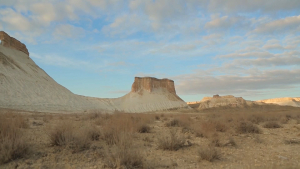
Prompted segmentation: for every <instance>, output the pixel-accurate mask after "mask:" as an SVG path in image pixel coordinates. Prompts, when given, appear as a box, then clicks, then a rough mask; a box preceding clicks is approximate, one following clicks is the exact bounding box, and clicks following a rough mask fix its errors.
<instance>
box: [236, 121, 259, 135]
mask: <svg viewBox="0 0 300 169" xmlns="http://www.w3.org/2000/svg"><path fill="white" fill-rule="evenodd" d="M236 130H237V132H238V133H256V134H259V133H261V129H260V128H258V127H257V126H256V125H254V124H253V123H251V122H240V123H239V124H238V126H237V128H236Z"/></svg>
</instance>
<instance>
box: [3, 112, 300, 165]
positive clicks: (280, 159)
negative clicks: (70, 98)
mask: <svg viewBox="0 0 300 169" xmlns="http://www.w3.org/2000/svg"><path fill="white" fill-rule="evenodd" d="M1 113H21V114H22V116H23V117H24V119H25V121H26V123H28V124H29V126H28V127H27V128H24V129H22V132H23V134H24V135H25V139H26V141H27V142H28V144H29V145H30V148H29V152H28V153H27V154H26V155H24V156H23V157H20V158H17V159H15V160H12V161H9V162H5V163H4V164H0V168H18V169H27V168H41V169H47V168H61V169H64V168H66V169H67V168H72V169H73V168H126V167H127V168H174V169H175V168H176V169H177V168H178V169H181V168H237V169H240V168H295V169H296V168H300V120H299V119H300V109H299V108H291V107H282V108H274V109H269V108H252V109H226V110H224V109H213V110H206V111H202V112H195V111H190V112H178V111H173V112H156V113H153V114H142V115H140V114H129V115H128V114H126V115H123V114H122V113H116V114H114V115H99V112H95V113H92V114H64V115H62V114H50V113H37V112H21V111H12V110H4V109H2V110H1ZM251 113H252V114H251ZM260 115H261V116H260ZM111 116H115V117H116V119H118V118H117V117H120V118H121V120H120V119H118V120H120V121H118V120H116V121H112V122H114V123H112V124H111V125H116V126H118V125H120V126H121V127H120V128H126V127H127V126H128V125H126V126H125V125H124V124H123V123H121V121H122V119H125V118H127V117H128V118H129V119H133V118H136V117H138V118H137V119H139V120H138V121H143V118H144V119H147V120H145V122H144V123H145V125H146V126H149V127H150V128H149V129H147V131H146V133H140V132H135V131H133V130H132V131H130V132H126V134H127V136H126V138H127V141H128V140H129V141H130V151H131V150H133V149H134V150H136V151H135V152H133V153H138V154H139V156H140V157H142V158H141V160H142V161H141V163H142V165H136V166H134V165H131V166H130V165H129V166H122V165H120V162H118V160H121V158H120V156H121V154H117V153H114V151H118V150H116V149H119V148H120V147H118V146H117V147H116V146H115V145H114V144H108V142H107V139H105V138H104V136H103V135H104V134H103V133H105V130H106V129H107V126H105V124H107V123H106V121H107V119H114V117H111ZM274 117H276V118H274ZM174 120H175V122H174ZM123 121H124V120H123ZM242 121H247V122H249V123H250V122H251V124H253V125H254V126H257V127H258V129H259V130H260V132H259V133H255V132H254V133H252V132H244V133H243V132H242V133H241V132H238V130H237V126H238V125H239V124H240V122H242ZM269 121H272V122H274V121H276V123H277V124H279V125H280V126H281V127H280V128H265V124H266V123H267V122H269ZM67 122H68V123H69V122H72V124H74V125H75V126H77V127H78V126H80V127H85V126H86V125H91V126H92V127H93V128H94V129H97V131H99V132H100V134H99V138H97V139H94V140H92V141H90V142H89V145H88V147H86V148H83V149H80V150H75V149H74V148H70V147H68V146H61V145H60V146H59V145H53V143H52V142H51V139H50V135H51V134H50V133H51V132H52V131H53V130H55V126H57V125H59V124H61V123H67ZM172 122H174V124H173V123H172ZM256 122H257V123H256ZM216 124H218V125H216ZM216 126H221V127H216ZM105 127H106V128H105ZM133 128H134V127H133ZM76 129H77V128H76ZM198 129H199V130H198ZM118 132H119V133H120V131H118ZM172 132H174V133H176V138H180V139H182V140H184V143H182V144H180V145H179V146H178V148H175V149H177V150H176V151H175V150H164V148H162V147H161V144H160V143H161V141H163V139H164V138H165V139H167V138H169V137H171V136H170V133H172ZM216 140H217V141H216ZM207 147H210V148H213V149H214V150H216V151H217V152H218V158H215V159H212V160H207V159H203V158H202V159H201V157H200V154H199V151H201V150H204V149H205V148H207ZM128 151H129V150H128ZM207 151H209V150H207ZM211 151H212V150H211ZM206 153H210V152H206ZM110 154H115V155H114V156H112V157H108V156H110ZM129 155H132V154H129ZM112 163H113V164H112ZM114 164H115V165H114Z"/></svg>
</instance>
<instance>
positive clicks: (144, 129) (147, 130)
mask: <svg viewBox="0 0 300 169" xmlns="http://www.w3.org/2000/svg"><path fill="white" fill-rule="evenodd" d="M150 130H151V128H150V127H149V126H148V125H147V124H141V125H140V126H139V128H138V132H139V133H150Z"/></svg>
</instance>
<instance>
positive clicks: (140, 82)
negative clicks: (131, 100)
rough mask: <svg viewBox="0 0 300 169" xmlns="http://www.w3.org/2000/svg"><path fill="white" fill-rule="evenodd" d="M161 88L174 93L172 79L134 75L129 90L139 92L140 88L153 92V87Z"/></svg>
mask: <svg viewBox="0 0 300 169" xmlns="http://www.w3.org/2000/svg"><path fill="white" fill-rule="evenodd" d="M157 88H163V89H166V90H167V91H168V92H170V93H173V94H176V91H175V87H174V81H173V80H169V79H157V78H154V77H135V79H134V83H133V84H132V87H131V92H136V93H137V92H139V91H141V90H142V89H144V90H146V91H148V92H150V93H151V92H153V90H154V89H157Z"/></svg>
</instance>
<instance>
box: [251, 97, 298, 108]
mask: <svg viewBox="0 0 300 169" xmlns="http://www.w3.org/2000/svg"><path fill="white" fill-rule="evenodd" d="M256 102H258V103H268V104H278V105H281V106H293V107H300V97H281V98H274V99H265V100H258V101H256Z"/></svg>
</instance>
